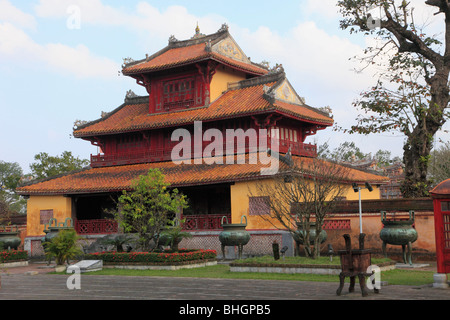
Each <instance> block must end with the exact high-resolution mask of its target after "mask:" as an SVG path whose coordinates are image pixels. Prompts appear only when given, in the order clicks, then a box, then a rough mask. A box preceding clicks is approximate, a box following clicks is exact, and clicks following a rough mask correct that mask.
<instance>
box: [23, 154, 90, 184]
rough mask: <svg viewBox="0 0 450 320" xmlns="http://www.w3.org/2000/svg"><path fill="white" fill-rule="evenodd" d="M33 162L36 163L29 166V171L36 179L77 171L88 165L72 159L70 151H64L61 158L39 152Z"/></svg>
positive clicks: (81, 160)
mask: <svg viewBox="0 0 450 320" xmlns="http://www.w3.org/2000/svg"><path fill="white" fill-rule="evenodd" d="M34 160H36V161H35V162H34V163H32V164H31V165H30V169H31V173H32V175H33V176H34V177H35V178H36V179H44V178H47V177H51V176H55V175H58V174H61V173H65V172H71V171H74V170H79V169H82V168H83V167H85V166H87V165H89V160H87V159H80V158H78V157H74V156H73V155H72V152H70V151H64V152H63V153H62V154H61V156H50V155H49V154H48V153H46V152H40V153H38V154H37V155H35V156H34Z"/></svg>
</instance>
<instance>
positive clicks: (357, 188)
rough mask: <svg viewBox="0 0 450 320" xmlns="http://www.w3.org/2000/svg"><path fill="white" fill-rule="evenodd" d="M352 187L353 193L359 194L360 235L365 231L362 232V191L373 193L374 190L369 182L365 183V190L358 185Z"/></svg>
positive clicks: (354, 184)
mask: <svg viewBox="0 0 450 320" xmlns="http://www.w3.org/2000/svg"><path fill="white" fill-rule="evenodd" d="M352 187H353V191H355V192H358V194H359V233H363V230H362V208H361V189H367V190H369V192H372V191H373V188H372V186H371V185H370V183H368V182H366V183H365V187H364V188H361V187H360V186H358V185H357V184H356V183H353V184H352Z"/></svg>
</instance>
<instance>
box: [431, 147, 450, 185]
mask: <svg viewBox="0 0 450 320" xmlns="http://www.w3.org/2000/svg"><path fill="white" fill-rule="evenodd" d="M428 174H429V178H430V180H432V181H433V184H434V185H437V184H438V183H439V182H441V181H444V180H447V179H450V142H449V141H447V142H446V143H445V144H444V145H442V146H441V147H440V148H439V149H436V150H433V151H432V152H431V160H430V167H429V171H428Z"/></svg>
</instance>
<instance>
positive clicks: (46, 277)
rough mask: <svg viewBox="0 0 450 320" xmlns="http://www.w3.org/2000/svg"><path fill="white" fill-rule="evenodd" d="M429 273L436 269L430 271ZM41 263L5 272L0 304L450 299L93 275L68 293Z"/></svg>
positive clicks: (423, 290) (420, 292) (305, 285)
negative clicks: (5, 301) (83, 301)
mask: <svg viewBox="0 0 450 320" xmlns="http://www.w3.org/2000/svg"><path fill="white" fill-rule="evenodd" d="M430 268H431V269H433V268H434V267H433V266H431V267H430ZM51 271H53V269H52V268H48V267H46V266H45V265H44V264H30V265H29V266H27V267H16V268H8V269H3V270H2V273H1V289H0V300H3V299H10V300H11V299H12V300H16V299H21V300H68V299H70V300H116V299H119V300H179V299H181V300H322V299H327V300H450V289H445V290H444V289H436V288H432V287H431V286H430V285H428V286H397V285H387V286H382V287H381V290H380V293H378V294H375V293H374V292H369V296H368V297H362V296H361V291H360V290H359V286H358V285H356V286H355V292H353V293H349V292H348V284H346V286H345V287H344V290H343V292H342V295H341V296H337V295H336V289H337V287H338V283H336V282H333V283H324V282H301V281H271V280H237V279H201V278H171V277H167V278H166V277H130V276H94V275H86V274H81V278H80V286H81V289H79V290H78V289H73V290H69V289H68V288H67V280H68V278H69V277H70V275H58V274H48V272H51Z"/></svg>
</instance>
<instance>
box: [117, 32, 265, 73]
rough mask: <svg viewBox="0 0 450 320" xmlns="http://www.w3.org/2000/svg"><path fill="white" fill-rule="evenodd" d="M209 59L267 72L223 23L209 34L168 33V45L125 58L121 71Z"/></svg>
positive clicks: (158, 68)
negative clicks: (179, 35)
mask: <svg viewBox="0 0 450 320" xmlns="http://www.w3.org/2000/svg"><path fill="white" fill-rule="evenodd" d="M208 59H212V60H215V61H218V62H220V63H223V64H225V65H227V66H229V67H232V68H236V69H239V70H241V71H244V72H248V73H251V74H254V75H263V74H266V73H267V72H268V71H267V69H266V68H265V67H264V66H262V65H258V64H255V63H253V62H251V61H250V59H249V58H248V57H247V56H246V55H245V53H244V52H243V51H242V49H241V48H240V47H239V46H238V44H237V43H236V41H235V40H234V39H233V38H232V37H231V35H230V34H229V32H228V27H227V26H226V25H225V24H224V25H222V27H221V28H220V29H219V30H218V31H217V32H216V33H213V34H210V35H202V34H199V33H197V34H196V35H195V36H194V37H192V38H191V39H189V40H184V41H179V40H177V39H176V38H175V37H174V36H171V37H170V38H169V44H168V46H167V47H165V48H163V49H162V50H160V51H158V52H156V53H155V54H153V55H150V56H149V55H147V56H146V58H145V59H142V60H138V61H134V60H133V59H131V58H128V59H124V64H123V66H122V67H123V69H122V73H123V74H125V75H130V76H131V75H134V74H140V73H149V72H155V71H159V70H164V69H169V68H175V67H178V66H184V65H187V64H192V63H197V62H200V61H204V60H208Z"/></svg>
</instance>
